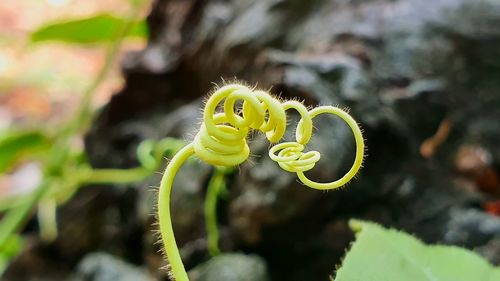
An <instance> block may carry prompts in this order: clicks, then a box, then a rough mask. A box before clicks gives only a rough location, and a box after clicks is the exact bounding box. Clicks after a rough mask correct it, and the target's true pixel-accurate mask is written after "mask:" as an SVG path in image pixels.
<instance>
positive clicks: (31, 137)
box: [0, 131, 50, 173]
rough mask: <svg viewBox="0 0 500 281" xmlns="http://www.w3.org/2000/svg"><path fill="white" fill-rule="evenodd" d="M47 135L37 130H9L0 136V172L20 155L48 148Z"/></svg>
mask: <svg viewBox="0 0 500 281" xmlns="http://www.w3.org/2000/svg"><path fill="white" fill-rule="evenodd" d="M49 146H50V142H49V139H48V137H47V136H45V135H44V134H42V133H41V132H38V131H27V132H9V133H6V134H4V135H2V136H0V173H4V172H5V171H6V170H7V169H8V168H9V167H10V166H11V165H13V164H14V163H15V162H16V161H17V160H18V159H19V158H20V157H22V156H25V155H27V154H30V153H35V152H37V151H40V150H41V149H46V148H49Z"/></svg>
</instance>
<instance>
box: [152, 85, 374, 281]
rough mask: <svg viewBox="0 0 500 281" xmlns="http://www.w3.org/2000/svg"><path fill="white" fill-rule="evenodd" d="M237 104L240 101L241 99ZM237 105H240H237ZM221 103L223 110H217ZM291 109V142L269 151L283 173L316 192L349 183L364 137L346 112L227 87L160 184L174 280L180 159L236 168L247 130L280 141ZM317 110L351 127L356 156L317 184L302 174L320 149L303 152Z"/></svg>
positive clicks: (179, 276)
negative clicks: (174, 204) (173, 204)
mask: <svg viewBox="0 0 500 281" xmlns="http://www.w3.org/2000/svg"><path fill="white" fill-rule="evenodd" d="M240 102H241V103H240ZM239 104H241V106H238V105H239ZM219 107H222V108H223V112H216V110H217V109H218V108H219ZM288 110H295V111H297V112H298V113H299V115H300V117H301V119H300V121H299V123H298V125H297V128H296V133H295V139H296V141H295V142H283V143H279V144H276V145H274V146H273V147H271V149H270V150H269V156H270V158H271V159H272V160H274V161H275V162H277V163H278V165H279V166H280V167H281V168H282V169H283V170H285V171H288V172H292V173H296V174H297V176H298V178H299V179H300V181H301V182H302V183H303V184H305V185H306V186H308V187H310V188H314V189H318V190H329V189H336V188H339V187H341V186H343V185H345V184H346V183H347V182H349V181H350V180H351V179H352V178H353V177H354V176H355V175H356V173H357V172H358V171H359V169H360V168H361V166H362V163H363V157H364V140H363V136H362V133H361V130H360V128H359V126H358V125H357V123H356V121H355V120H354V119H353V118H352V117H351V116H350V115H349V114H348V113H347V112H345V111H344V110H342V109H340V108H337V107H333V106H319V107H316V108H314V109H312V110H307V108H306V107H305V106H304V105H303V104H302V103H300V102H298V101H294V100H289V101H284V102H281V101H280V100H278V99H276V98H274V97H272V96H271V95H270V94H269V93H267V92H265V91H260V90H252V89H250V88H248V87H246V86H243V85H239V84H231V85H226V86H224V87H222V88H219V89H218V90H216V91H215V92H214V93H213V94H212V96H210V98H209V99H208V101H207V103H206V105H205V109H204V112H203V123H202V124H201V127H200V130H199V132H198V133H197V134H196V136H195V138H194V140H193V142H192V143H190V144H188V145H186V146H185V147H184V148H182V149H181V150H180V151H179V152H178V153H177V154H176V155H175V156H174V157H173V158H172V160H171V161H170V163H169V164H168V166H167V168H166V170H165V173H164V175H163V178H162V180H161V183H160V190H159V195H158V220H159V225H160V233H161V238H162V241H163V246H164V249H165V254H166V257H167V259H168V261H169V262H170V269H171V274H172V275H173V278H174V279H175V280H177V281H188V280H189V279H188V276H187V273H186V270H185V269H184V265H183V263H182V260H181V257H180V254H179V250H178V248H177V245H176V242H175V236H174V232H173V229H172V221H171V219H170V192H171V190H172V184H173V181H174V177H175V175H176V174H177V172H178V171H179V169H180V168H181V166H182V165H183V163H184V162H185V161H186V160H187V159H188V158H189V157H191V156H192V155H193V154H194V155H196V156H197V157H198V158H200V159H201V160H202V161H204V162H206V163H208V164H211V165H214V166H222V167H234V166H237V165H239V164H241V163H243V162H244V161H246V160H247V159H248V157H249V154H250V149H249V147H248V144H247V141H246V138H247V135H248V133H249V131H250V130H259V131H261V132H264V133H265V134H266V137H267V139H268V140H269V142H271V143H276V142H278V141H280V140H281V139H282V138H283V136H284V134H285V130H286V126H287V122H286V112H287V111H288ZM320 114H332V115H335V116H338V117H340V118H341V119H342V120H344V121H345V122H346V123H347V125H348V126H349V127H350V128H351V130H352V132H353V135H354V139H355V143H356V156H355V159H354V163H353V165H352V167H351V168H350V169H349V171H348V172H347V173H346V174H345V175H344V176H343V177H342V178H340V179H338V180H336V181H333V182H329V183H319V182H315V181H312V180H310V179H308V178H307V177H306V175H305V174H304V172H306V171H309V170H311V169H312V168H314V166H315V164H316V163H317V162H318V161H319V160H320V153H319V152H318V151H307V152H304V149H305V146H306V145H307V144H308V142H309V141H310V139H311V137H312V134H313V119H314V118H315V117H316V116H318V115H320Z"/></svg>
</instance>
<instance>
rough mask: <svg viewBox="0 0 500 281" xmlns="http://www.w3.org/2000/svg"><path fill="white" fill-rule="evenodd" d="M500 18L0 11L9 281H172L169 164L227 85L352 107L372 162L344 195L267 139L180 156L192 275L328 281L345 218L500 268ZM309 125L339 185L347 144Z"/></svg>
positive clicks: (3, 216)
mask: <svg viewBox="0 0 500 281" xmlns="http://www.w3.org/2000/svg"><path fill="white" fill-rule="evenodd" d="M499 26H500V2H499V1H498V0H477V1H468V0H434V1H432V2H431V3H429V2H427V1H421V0H310V1H302V0H272V1H271V0H234V1H229V0H219V1H216V0H100V1H96V0H85V1H84V0H36V1H35V0H23V1H17V0H2V1H1V2H0V276H1V277H0V279H1V280H5V281H21V280H68V281H70V280H71V281H77V280H92V281H107V280H139V281H142V280H168V278H167V274H166V271H165V270H161V269H160V268H161V267H162V266H165V264H166V263H165V261H164V259H163V257H162V255H161V254H160V253H159V252H158V251H159V249H160V247H159V245H158V244H157V243H155V242H157V241H158V238H157V236H156V235H155V234H154V233H155V230H156V229H157V226H155V225H154V223H155V217H154V213H155V208H156V206H155V200H156V194H155V193H156V187H157V186H158V184H159V181H160V178H161V171H162V169H163V168H164V166H165V164H166V162H167V160H165V158H169V157H171V156H172V155H173V154H174V153H175V151H177V150H178V149H179V148H180V147H182V146H183V145H184V144H185V143H187V142H189V141H191V140H192V138H193V136H194V134H195V133H196V131H197V128H198V127H199V125H200V122H201V119H200V118H201V117H200V116H201V108H202V107H203V100H204V99H205V97H206V95H207V94H208V93H210V91H212V89H213V88H214V87H215V85H219V86H220V85H223V84H224V83H227V82H225V81H234V80H235V79H238V80H239V81H244V82H245V83H246V84H248V85H251V86H257V87H258V88H262V89H271V90H270V91H271V92H272V93H274V94H276V95H279V96H281V97H282V98H285V99H292V98H298V99H300V100H303V101H304V103H305V104H307V105H310V106H316V105H331V104H333V105H338V106H340V107H343V108H344V107H348V108H349V109H350V113H351V114H352V116H353V117H354V118H355V119H356V120H357V121H358V122H359V123H360V125H361V126H362V128H363V130H364V134H365V139H366V143H367V146H368V150H367V153H368V155H367V157H366V159H365V164H364V168H363V169H362V171H361V173H360V174H359V175H358V177H357V178H356V179H355V180H354V181H352V182H351V183H350V184H349V185H348V186H347V187H346V188H343V189H341V190H339V191H334V192H318V191H315V190H312V189H308V188H306V187H304V186H302V185H301V184H300V183H299V182H298V181H297V179H296V175H295V174H290V173H287V172H285V171H283V170H281V169H280V168H279V166H277V165H276V163H274V162H273V161H271V160H270V159H269V158H268V157H267V151H268V147H269V144H268V142H267V141H266V140H265V138H264V136H262V135H260V134H255V135H252V137H251V142H250V145H251V150H252V155H253V156H252V157H251V159H250V161H247V162H246V163H244V164H243V165H241V166H240V167H237V168H235V169H233V170H231V171H224V172H223V173H222V174H221V172H220V171H218V170H215V169H214V168H213V167H210V166H209V165H206V164H203V163H202V162H201V161H190V162H188V163H186V165H185V166H184V167H183V169H182V171H181V172H180V173H179V175H178V176H177V178H176V182H175V184H174V190H173V195H172V196H173V198H172V200H173V202H172V219H173V224H174V230H175V233H176V238H177V241H178V244H179V246H180V248H181V254H182V257H183V260H184V262H185V265H186V268H187V269H188V270H189V271H190V276H191V279H192V280H194V281H197V280H198V281H202V280H206V281H210V280H223V279H220V277H214V276H221V274H224V272H227V271H228V270H229V271H230V272H233V273H235V274H236V275H238V276H240V277H231V278H230V279H228V280H242V281H243V280H246V281H260V280H278V281H279V280H288V281H295V280H297V281H298V280H301V281H304V280H328V278H329V276H334V270H335V268H336V265H338V264H340V262H341V258H342V257H343V256H344V254H345V252H346V250H347V249H349V245H350V243H351V242H352V241H353V240H354V234H353V233H352V231H351V230H350V229H349V227H348V225H347V222H348V221H349V219H352V218H358V219H364V220H369V221H374V222H378V223H381V224H383V225H384V226H390V227H395V228H398V229H402V230H404V231H406V232H409V233H412V234H413V235H415V236H416V237H418V238H420V239H422V240H423V241H425V242H427V243H440V244H449V245H457V246H461V247H465V248H468V249H471V250H473V251H475V252H477V253H478V254H479V255H481V256H483V257H485V258H486V259H487V260H489V261H490V262H491V263H492V264H495V265H498V264H500V217H499V216H500V178H499V176H500V174H499V173H500V148H499V146H498V143H499V141H500V29H499V28H498V27H499ZM214 84H215V85H214ZM290 117H291V119H292V121H290V124H293V123H294V120H296V119H297V118H296V116H290ZM290 127H291V128H293V126H290ZM315 127H316V128H317V129H318V130H317V131H316V134H315V135H314V137H313V141H312V143H311V146H310V148H311V149H317V150H318V151H320V152H321V154H322V160H321V161H320V162H319V163H318V165H317V166H316V167H315V168H314V170H312V171H310V172H308V176H309V177H310V178H313V179H317V180H318V181H331V180H333V179H335V178H338V177H339V176H341V175H342V174H343V173H344V172H346V171H347V170H348V169H349V167H350V165H351V163H352V161H353V159H354V145H353V137H352V133H351V132H350V130H349V129H348V127H347V126H346V125H345V124H343V123H342V122H340V121H338V120H336V119H334V118H329V117H320V118H318V119H317V120H316V119H315ZM290 130H292V129H290ZM292 136H293V131H292V132H289V135H288V136H287V138H291V137H292ZM216 178H218V179H219V180H218V181H216V180H214V179H216ZM221 179H222V180H221ZM214 182H217V183H218V185H219V186H216V187H214V185H215V184H214ZM214 190H215V191H214ZM214 202H215V203H214ZM206 203H209V204H211V205H209V206H210V207H211V208H206V206H207V204H206ZM211 227H212V228H211ZM214 228H215V229H216V230H215V232H214ZM217 231H218V233H217ZM213 239H215V241H216V243H215V244H214V243H213V241H214V240H213ZM211 241H212V242H211ZM214 256H217V258H216V259H215V258H214ZM238 278H239V279H238Z"/></svg>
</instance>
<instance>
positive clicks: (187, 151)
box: [158, 143, 194, 281]
mask: <svg viewBox="0 0 500 281" xmlns="http://www.w3.org/2000/svg"><path fill="white" fill-rule="evenodd" d="M193 154H194V148H193V144H192V143H191V144H188V145H186V146H185V147H184V148H183V149H181V150H180V151H179V152H177V154H175V156H174V157H173V158H172V161H170V163H169V165H168V166H167V168H166V169H165V173H164V174H163V178H162V179H161V183H160V191H159V193H158V223H159V224H160V233H161V239H162V241H163V247H164V249H165V255H166V257H167V259H168V261H169V263H170V268H171V270H172V274H173V276H174V279H175V280H176V281H189V279H188V276H187V273H186V269H185V268H184V264H183V263H182V259H181V255H180V253H179V249H178V248H177V243H176V242H175V236H174V230H173V227H172V220H171V218H170V193H171V191H172V185H173V182H174V179H175V175H176V174H177V172H178V171H179V169H180V168H181V166H182V164H184V162H186V160H187V159H188V158H189V157H191V155H193Z"/></svg>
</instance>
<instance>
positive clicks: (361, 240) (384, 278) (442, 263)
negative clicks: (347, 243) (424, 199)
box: [335, 220, 500, 281]
mask: <svg viewBox="0 0 500 281" xmlns="http://www.w3.org/2000/svg"><path fill="white" fill-rule="evenodd" d="M350 225H351V228H352V229H353V230H354V231H356V242H355V243H354V245H353V246H352V248H351V250H350V251H349V252H348V253H347V255H346V257H345V259H344V262H343V263H342V267H341V268H340V269H339V270H338V272H337V276H336V278H335V281H354V280H371V281H400V280H405V281H422V280H432V281H470V280H481V281H496V280H500V268H499V267H497V268H495V267H493V266H492V265H490V264H489V263H488V262H487V261H486V260H484V259H483V258H481V257H479V256H478V255H476V254H475V253H473V252H470V251H467V250H465V249H462V248H458V247H453V246H439V245H430V246H428V245H425V244H423V243H422V242H421V241H419V240H418V239H416V238H415V237H413V236H411V235H409V234H406V233H403V232H400V231H397V230H394V229H384V228H383V227H381V226H379V225H377V224H374V223H369V222H363V221H357V220H353V221H351V223H350Z"/></svg>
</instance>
